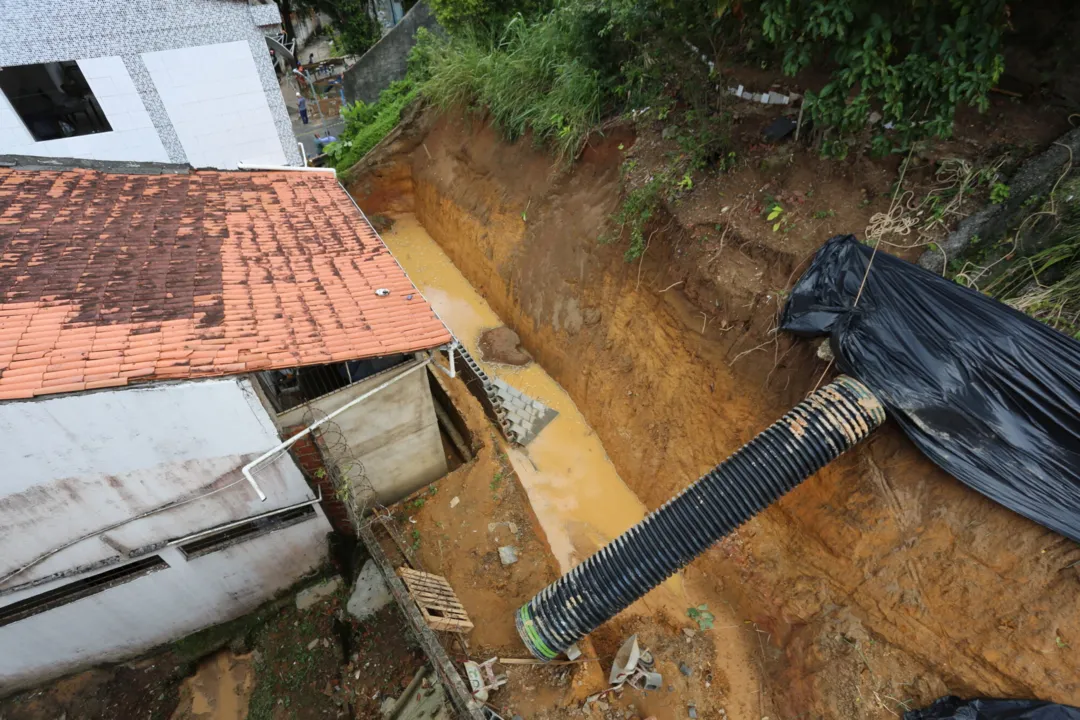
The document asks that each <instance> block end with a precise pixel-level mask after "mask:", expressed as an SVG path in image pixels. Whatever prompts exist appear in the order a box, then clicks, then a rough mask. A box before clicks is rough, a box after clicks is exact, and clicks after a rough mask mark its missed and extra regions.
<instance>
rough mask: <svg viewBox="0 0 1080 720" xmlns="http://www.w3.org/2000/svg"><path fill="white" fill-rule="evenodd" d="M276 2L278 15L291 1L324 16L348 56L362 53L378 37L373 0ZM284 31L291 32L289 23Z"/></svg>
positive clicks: (295, 6)
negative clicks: (328, 19) (279, 8)
mask: <svg viewBox="0 0 1080 720" xmlns="http://www.w3.org/2000/svg"><path fill="white" fill-rule="evenodd" d="M277 3H278V5H279V6H280V7H281V8H282V14H284V12H285V10H284V8H285V6H287V5H290V4H291V5H292V6H293V7H294V8H296V9H297V10H314V11H315V12H320V13H323V14H324V15H327V16H328V17H329V18H330V20H331V23H332V24H333V26H334V30H335V31H336V32H337V33H338V34H339V35H340V36H341V40H342V43H343V44H344V46H345V47H344V49H345V52H346V53H348V54H349V55H363V54H364V53H365V52H367V50H368V48H370V47H371V46H372V45H374V44H375V43H377V42H378V41H379V38H381V37H382V28H381V27H380V25H379V22H378V20H376V19H375V17H376V15H375V6H374V2H373V0H277ZM285 31H286V32H287V33H291V31H292V30H291V26H290V25H286V30H285Z"/></svg>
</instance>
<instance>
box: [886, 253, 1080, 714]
mask: <svg viewBox="0 0 1080 720" xmlns="http://www.w3.org/2000/svg"><path fill="white" fill-rule="evenodd" d="M875 262H877V261H876V260H875ZM904 720H1080V709H1077V708H1074V707H1068V706H1065V705H1055V704H1054V703H1048V702H1042V701H1040V700H987V699H977V700H961V699H960V698H958V697H952V696H950V697H943V698H941V699H940V700H938V701H936V702H935V703H934V704H933V705H931V706H930V707H928V708H926V709H925V710H910V711H908V712H906V713H904Z"/></svg>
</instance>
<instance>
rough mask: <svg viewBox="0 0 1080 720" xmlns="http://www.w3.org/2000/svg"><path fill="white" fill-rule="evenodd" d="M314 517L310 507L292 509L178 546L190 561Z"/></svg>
mask: <svg viewBox="0 0 1080 720" xmlns="http://www.w3.org/2000/svg"><path fill="white" fill-rule="evenodd" d="M313 517H315V508H313V507H311V506H310V505H304V506H303V507H298V508H293V509H291V510H286V511H285V512H280V513H277V514H276V515H268V516H266V517H261V518H256V519H254V520H249V521H247V522H244V523H240V524H239V525H232V526H229V527H226V528H223V529H221V530H217V531H213V532H207V533H206V534H204V535H200V536H199V537H198V538H197V539H195V540H191V541H189V542H186V543H184V544H183V545H181V546H180V552H182V553H184V557H186V558H188V559H191V558H197V557H200V556H202V555H207V554H209V553H212V552H217V551H218V550H224V549H225V548H227V547H232V546H233V545H236V544H238V543H242V542H246V541H248V540H253V539H254V538H256V537H258V536H260V535H266V534H268V533H272V532H274V531H275V530H281V529H283V528H287V527H289V526H290V525H296V524H297V523H302V522H305V521H307V520H310V519H311V518H313Z"/></svg>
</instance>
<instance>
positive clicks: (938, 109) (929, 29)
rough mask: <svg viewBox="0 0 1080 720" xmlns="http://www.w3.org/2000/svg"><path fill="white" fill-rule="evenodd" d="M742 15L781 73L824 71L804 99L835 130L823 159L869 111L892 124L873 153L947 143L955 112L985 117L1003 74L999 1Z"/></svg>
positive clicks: (889, 2)
mask: <svg viewBox="0 0 1080 720" xmlns="http://www.w3.org/2000/svg"><path fill="white" fill-rule="evenodd" d="M754 5H756V6H757V7H754ZM747 9H748V11H749V12H748V17H754V18H755V19H757V20H759V21H760V23H761V31H762V35H763V36H764V38H765V39H766V40H768V41H769V42H771V43H772V44H773V46H775V47H776V48H778V49H780V50H781V51H782V52H783V69H784V72H785V73H786V74H788V75H795V74H797V73H799V72H800V71H802V70H804V69H806V68H808V67H810V66H811V65H815V64H816V65H818V66H819V67H821V66H824V67H830V68H831V70H832V74H831V76H830V78H829V82H828V83H827V84H826V85H825V86H824V87H822V88H821V89H820V90H819V91H817V92H807V94H806V104H807V105H806V106H807V109H808V111H809V114H810V117H811V118H812V119H813V121H814V123H815V124H816V125H817V127H819V128H821V129H831V130H833V134H832V135H831V137H829V138H827V139H826V140H825V141H824V142H823V144H822V149H823V150H824V151H825V152H826V154H831V155H835V156H843V155H845V154H846V153H847V150H848V147H849V144H848V142H847V138H849V137H851V136H854V135H856V134H859V133H862V132H863V130H864V129H865V128H866V125H867V121H868V118H869V115H870V112H871V111H872V110H874V109H877V110H879V111H880V112H881V113H882V115H883V116H884V118H883V122H885V123H889V124H890V125H891V126H892V133H891V134H889V135H887V134H885V132H884V131H881V130H879V131H878V133H877V135H876V136H875V137H874V138H873V142H872V149H873V150H874V151H876V152H877V153H883V152H887V151H888V150H890V149H892V148H893V147H896V146H900V147H905V146H907V145H908V144H910V143H911V142H912V141H915V140H918V139H922V138H928V137H942V138H945V137H949V136H951V135H952V129H953V118H954V116H955V114H956V108H957V106H959V105H961V104H966V105H971V106H974V107H976V108H978V109H980V110H985V109H986V108H987V106H988V103H987V99H986V97H987V94H988V93H989V91H990V88H992V87H993V86H994V84H995V83H996V82H997V79H998V77H999V76H1000V75H1001V72H1002V70H1003V69H1004V60H1003V58H1002V55H1001V40H1002V35H1003V33H1004V30H1005V27H1006V25H1007V23H1008V15H1007V9H1006V4H1005V0H948V1H947V2H946V1H945V0H830V2H793V1H792V0H758V2H756V3H753V4H750V3H748V8H747ZM879 127H881V126H879Z"/></svg>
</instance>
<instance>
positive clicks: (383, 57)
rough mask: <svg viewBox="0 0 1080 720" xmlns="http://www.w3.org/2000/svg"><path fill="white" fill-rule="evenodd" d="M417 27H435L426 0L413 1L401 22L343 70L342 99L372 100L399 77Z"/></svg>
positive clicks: (434, 21) (437, 24)
mask: <svg viewBox="0 0 1080 720" xmlns="http://www.w3.org/2000/svg"><path fill="white" fill-rule="evenodd" d="M420 28H427V29H428V30H432V31H435V30H437V29H439V23H438V22H437V21H436V20H435V16H434V15H432V14H431V8H429V7H428V5H427V3H426V2H418V3H416V5H414V6H413V8H412V10H410V11H409V12H408V13H406V14H405V17H403V18H402V19H401V22H399V23H398V24H397V25H395V26H394V28H393V29H392V30H390V32H388V33H386V35H384V36H383V38H382V40H379V42H377V43H375V45H374V46H373V47H372V48H371V49H370V50H368V51H367V52H366V53H364V54H363V56H362V57H361V58H360V60H359V61H357V63H356V64H355V65H353V66H352V67H351V68H349V69H348V70H347V71H346V72H345V99H346V100H347V101H348V102H351V103H352V102H356V101H357V100H363V101H364V102H366V103H373V102H375V101H376V100H378V99H379V93H381V92H382V91H383V90H385V89H386V88H387V87H389V85H390V83H392V82H394V81H395V80H401V79H403V78H404V77H405V69H406V68H405V62H406V60H407V59H408V57H409V51H410V50H412V47H413V45H415V44H416V31H417V30H418V29H420Z"/></svg>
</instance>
